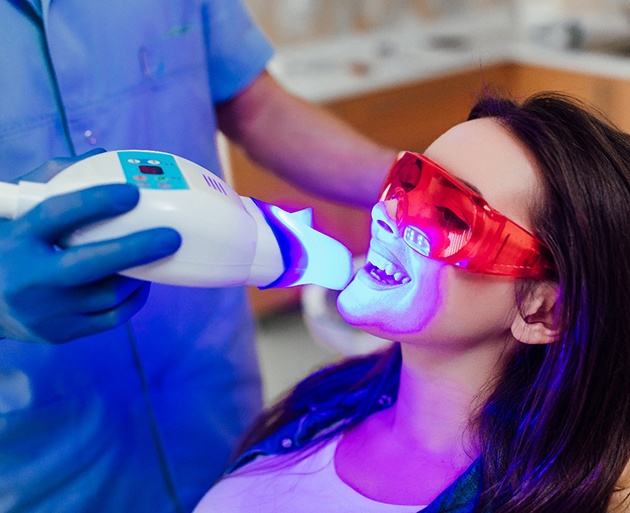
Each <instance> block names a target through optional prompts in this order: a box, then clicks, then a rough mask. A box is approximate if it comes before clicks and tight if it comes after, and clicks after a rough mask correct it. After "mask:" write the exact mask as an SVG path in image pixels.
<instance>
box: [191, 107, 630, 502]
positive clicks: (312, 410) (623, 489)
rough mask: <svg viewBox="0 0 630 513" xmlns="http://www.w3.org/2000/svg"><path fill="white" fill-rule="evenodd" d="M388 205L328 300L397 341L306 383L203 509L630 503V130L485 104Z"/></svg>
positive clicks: (249, 444) (409, 166)
mask: <svg viewBox="0 0 630 513" xmlns="http://www.w3.org/2000/svg"><path fill="white" fill-rule="evenodd" d="M381 199H382V201H381V202H379V203H378V204H377V205H376V206H375V207H374V209H373V212H372V218H373V222H372V239H371V242H370V250H369V252H368V255H367V262H366V265H365V267H364V268H363V269H362V270H360V271H359V272H358V274H357V276H356V277H355V279H354V280H353V282H352V283H351V284H350V285H349V286H348V287H347V288H346V289H345V290H344V291H343V292H342V293H341V295H340V296H339V300H338V307H339V311H340V312H341V314H342V315H343V317H344V318H345V319H346V320H347V321H348V322H349V323H350V324H352V325H354V326H358V327H360V328H362V329H364V330H365V331H367V332H369V333H372V334H374V335H377V336H379V337H383V338H389V339H391V340H395V341H396V344H394V345H393V346H392V348H391V349H389V350H386V351H385V352H383V353H380V354H375V355H370V356H368V357H363V358H359V359H354V360H351V361H346V362H343V363H341V364H339V365H336V366H333V367H331V368H328V369H324V370H322V371H320V372H319V373H316V374H315V375H313V376H311V377H309V378H307V379H306V380H305V381H304V382H302V383H300V384H299V385H298V386H297V387H296V388H295V389H294V390H293V391H292V392H291V393H290V394H289V395H288V396H287V397H286V398H285V399H284V400H282V401H281V402H280V403H278V404H277V405H276V406H275V407H274V408H272V409H271V410H270V411H268V412H267V413H266V414H265V415H264V416H263V418H262V419H261V420H260V422H259V423H258V424H257V425H256V426H255V427H254V429H252V431H251V434H250V436H249V437H248V439H247V440H245V442H244V446H243V447H244V449H243V451H242V453H241V455H240V457H239V459H238V460H237V461H236V463H235V464H234V466H233V467H232V469H230V473H228V474H227V477H225V478H224V479H223V480H222V481H220V482H219V483H218V484H217V485H216V486H215V487H214V488H213V489H211V490H210V491H209V492H208V494H207V495H206V497H205V498H204V500H203V501H202V502H201V503H200V505H199V506H198V510H197V511H200V512H209V511H222V512H237V511H238V512H240V511H256V512H261V513H264V512H267V511H274V512H284V511H286V512H310V511H327V512H337V511H338V512H342V511H343V512H349V511H364V512H365V511H367V512H374V513H376V512H415V511H420V510H423V511H424V512H425V513H428V512H446V511H449V512H458V513H459V512H492V513H507V512H526V513H534V512H536V513H539V512H540V513H542V512H553V513H559V512H567V513H568V512H572V513H575V512H606V511H630V500H626V499H627V495H628V492H629V490H630V489H629V488H628V486H629V485H630V483H629V482H628V476H627V475H626V474H627V473H628V472H627V470H626V467H627V466H628V461H629V458H630V340H629V339H630V314H628V312H630V263H629V258H628V255H629V254H630V234H629V231H630V230H629V226H628V225H629V222H630V138H629V137H628V136H627V135H626V134H624V133H622V132H620V131H618V130H617V129H615V128H614V127H612V126H611V125H610V124H608V123H607V122H606V121H603V120H601V119H600V118H598V117H596V116H595V115H593V114H590V113H589V112H588V111H587V110H586V109H584V108H583V107H581V106H579V105H578V104H577V103H576V102H575V101H573V100H571V99H568V98H565V97H562V96H559V95H553V94H541V95H537V96H534V97H532V98H530V99H528V100H526V101H525V102H523V103H522V104H520V105H518V104H516V103H513V102H511V101H508V100H502V99H484V100H482V101H480V102H479V103H478V104H477V105H476V106H475V107H474V108H473V109H472V111H471V114H470V117H469V120H468V121H466V122H465V123H462V124H460V125H457V126H455V127H454V128H452V129H451V130H449V131H447V132H446V133H445V134H443V135H442V136H441V137H439V138H438V139H437V140H436V141H435V142H434V143H433V144H432V145H431V146H430V147H429V148H428V149H427V150H426V152H425V154H424V155H414V154H404V155H403V156H402V157H401V159H400V160H399V161H398V162H397V163H396V164H395V165H394V167H393V168H392V171H391V172H390V174H389V176H388V178H387V180H386V182H385V185H384V188H383V194H382V198H381ZM488 205H489V206H490V207H492V208H490V207H488ZM499 212H500V213H499Z"/></svg>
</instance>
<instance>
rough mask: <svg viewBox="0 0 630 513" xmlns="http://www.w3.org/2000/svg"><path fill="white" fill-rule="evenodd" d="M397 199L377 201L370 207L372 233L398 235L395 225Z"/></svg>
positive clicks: (382, 235)
mask: <svg viewBox="0 0 630 513" xmlns="http://www.w3.org/2000/svg"><path fill="white" fill-rule="evenodd" d="M397 206H398V200H395V199H392V200H387V201H379V202H378V203H377V204H376V205H374V207H372V235H376V234H377V233H378V234H379V235H380V236H381V237H384V236H394V237H399V233H398V227H397V226H396V208H397Z"/></svg>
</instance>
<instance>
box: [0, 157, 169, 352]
mask: <svg viewBox="0 0 630 513" xmlns="http://www.w3.org/2000/svg"><path fill="white" fill-rule="evenodd" d="M91 154H93V152H91V153H90V155H91ZM86 156H88V154H86V155H83V156H82V157H86ZM80 158H81V157H79V158H77V159H56V160H52V161H50V162H47V163H46V164H44V165H43V166H42V167H41V168H38V169H36V170H35V171H33V172H31V173H29V174H28V175H27V176H24V177H22V179H24V180H29V181H40V182H45V181H47V180H48V179H49V178H51V177H52V176H54V175H55V174H56V173H58V172H59V171H61V170H62V169H64V168H65V167H67V166H68V165H70V164H72V163H73V162H75V161H76V160H80ZM138 200H139V191H138V190H137V189H136V188H135V187H134V186H132V185H127V184H114V185H103V186H97V187H92V188H89V189H84V190H81V191H78V192H73V193H69V194H64V195H62V196H58V197H53V198H49V199H47V200H45V201H43V202H42V203H40V204H39V205H37V206H36V207H34V208H33V209H32V210H30V211H29V212H27V213H26V214H24V215H23V216H22V217H20V218H18V219H15V220H0V336H2V337H10V338H14V339H17V340H24V341H34V342H51V343H58V342H66V341H70V340H73V339H76V338H79V337H82V336H86V335H91V334H94V333H97V332H100V331H104V330H107V329H110V328H113V327H115V326H118V325H119V324H121V323H124V322H125V321H127V320H128V319H129V318H131V317H132V316H133V315H134V314H135V313H136V312H138V310H140V308H142V306H143V305H144V303H145V301H146V298H147V295H148V293H149V286H150V285H149V283H147V282H143V281H140V280H137V279H134V278H127V277H124V276H120V275H118V274H116V273H117V272H119V271H122V270H124V269H128V268H130V267H133V266H136V265H141V264H145V263H148V262H151V261H154V260H158V259H160V258H162V257H165V256H167V255H170V254H171V253H174V252H175V251H176V250H177V249H178V248H179V246H180V244H181V238H180V236H179V234H178V233H177V232H176V231H175V230H173V229H171V228H156V229H152V230H145V231H141V232H137V233H133V234H130V235H128V236H125V237H121V238H118V239H114V240H110V241H104V242H97V243H91V244H85V245H79V246H74V247H72V248H67V249H60V248H59V247H58V246H57V245H56V244H55V243H56V242H58V241H60V240H62V239H63V238H64V237H65V236H67V235H68V234H70V233H72V232H73V231H74V230H76V229H78V228H80V227H82V226H84V225H86V224H89V223H92V222H95V221H99V220H103V219H106V218H110V217H114V216H116V215H119V214H122V213H124V212H127V211H129V210H131V209H132V208H133V207H134V206H135V205H136V204H137V203H138ZM0 343H1V342H0Z"/></svg>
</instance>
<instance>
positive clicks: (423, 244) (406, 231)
mask: <svg viewBox="0 0 630 513" xmlns="http://www.w3.org/2000/svg"><path fill="white" fill-rule="evenodd" d="M435 167H436V166H435V164H433V163H432V162H430V161H428V160H426V159H424V158H423V159H420V158H417V157H416V156H415V155H413V154H410V153H407V154H405V155H404V156H403V157H402V158H401V159H400V160H399V161H398V163H397V165H395V166H394V167H393V168H392V170H391V171H390V174H389V176H388V179H387V181H386V184H385V186H384V189H383V194H382V199H385V200H387V199H397V200H398V205H397V214H396V222H397V224H398V227H399V229H400V230H401V233H402V236H403V238H404V239H405V241H406V242H407V244H409V245H410V246H411V247H412V248H413V249H414V250H416V251H417V252H419V253H420V254H422V255H424V256H428V257H430V258H435V259H444V258H447V257H451V256H453V255H455V254H457V253H458V252H460V251H461V250H462V249H463V248H464V247H465V246H466V244H467V243H468V242H469V241H470V238H471V236H472V226H473V223H474V220H475V211H476V206H475V204H474V203H473V202H471V201H470V199H469V198H468V196H467V195H466V193H464V192H463V191H462V190H461V187H460V185H459V184H458V183H456V182H454V181H453V180H451V179H450V177H447V176H445V175H443V174H441V173H439V172H437V171H436V169H435Z"/></svg>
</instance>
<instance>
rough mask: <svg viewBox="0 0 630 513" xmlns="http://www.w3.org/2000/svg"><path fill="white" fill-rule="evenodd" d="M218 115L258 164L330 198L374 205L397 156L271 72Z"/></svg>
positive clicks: (224, 125) (229, 134)
mask: <svg viewBox="0 0 630 513" xmlns="http://www.w3.org/2000/svg"><path fill="white" fill-rule="evenodd" d="M217 113H218V119H219V127H220V129H221V130H222V131H223V132H224V133H225V134H226V135H227V136H228V137H229V138H230V139H232V140H233V141H235V142H236V143H238V144H240V145H241V146H242V147H243V148H244V149H245V150H246V152H247V154H248V155H249V156H250V157H251V158H252V159H253V160H254V161H256V162H257V163H258V164H260V165H262V166H263V167H265V168H267V169H270V170H273V171H274V172H275V173H276V174H277V175H279V176H280V177H282V178H284V179H285V180H287V181H289V182H291V183H292V184H294V185H296V186H298V187H301V188H303V189H305V190H307V191H309V192H312V193H315V194H318V195H320V196H322V197H325V198H327V199H331V200H337V201H341V202H344V203H347V204H351V205H357V206H364V207H371V206H372V205H373V204H374V203H375V202H376V200H377V196H378V192H379V189H380V186H381V184H382V182H383V179H384V177H385V173H386V172H387V170H388V169H389V167H390V166H391V164H392V162H393V161H394V160H395V158H396V153H397V151H396V150H394V149H390V148H383V147H382V146H379V145H378V144H375V143H374V142H372V141H371V140H370V139H368V138H367V137H365V136H363V135H361V134H359V133H358V132H357V131H355V130H354V129H352V128H351V127H349V126H348V125H346V124H345V123H343V122H342V121H341V120H339V119H337V118H336V117H335V116H333V115H332V114H330V113H328V112H326V111H325V110H324V109H322V108H320V107H318V106H316V105H314V104H310V103H308V102H306V101H303V100H301V99H299V98H297V97H295V96H293V95H291V94H289V93H288V92H287V91H285V90H284V89H283V88H282V87H281V86H280V85H279V84H278V83H277V82H276V81H275V80H274V79H273V78H272V77H271V76H270V75H269V74H268V73H266V72H265V73H263V74H262V75H261V76H260V77H258V79H256V80H255V81H254V82H253V84H252V85H251V86H250V87H249V88H247V89H245V90H244V91H243V92H241V93H240V94H239V95H238V96H236V97H235V98H233V99H232V100H230V101H228V102H226V103H224V104H222V105H220V106H219V107H218V110H217Z"/></svg>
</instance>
